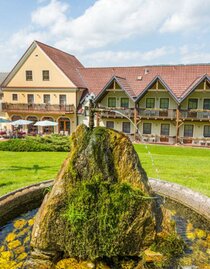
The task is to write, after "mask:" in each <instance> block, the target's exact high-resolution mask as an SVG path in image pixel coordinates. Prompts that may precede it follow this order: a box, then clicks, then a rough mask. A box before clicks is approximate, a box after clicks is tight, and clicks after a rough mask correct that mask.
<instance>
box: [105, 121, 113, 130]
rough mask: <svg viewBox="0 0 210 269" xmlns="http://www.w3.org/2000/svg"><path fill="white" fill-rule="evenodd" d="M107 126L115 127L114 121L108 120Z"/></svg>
mask: <svg viewBox="0 0 210 269" xmlns="http://www.w3.org/2000/svg"><path fill="white" fill-rule="evenodd" d="M106 127H107V128H110V129H114V122H113V121H107V122H106Z"/></svg>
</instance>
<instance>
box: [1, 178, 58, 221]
mask: <svg viewBox="0 0 210 269" xmlns="http://www.w3.org/2000/svg"><path fill="white" fill-rule="evenodd" d="M52 184H53V180H48V181H44V182H41V183H37V184H33V185H30V186H27V187H24V188H21V189H18V190H16V191H13V192H10V193H8V194H6V195H4V196H1V197H0V226H3V225H4V224H5V223H6V222H7V221H10V220H11V219H13V218H15V217H17V216H19V215H20V214H22V213H25V212H27V211H29V210H32V209H34V208H38V207H39V206H40V205H41V203H42V200H43V198H44V196H45V194H46V191H47V189H48V188H50V187H51V186H52Z"/></svg>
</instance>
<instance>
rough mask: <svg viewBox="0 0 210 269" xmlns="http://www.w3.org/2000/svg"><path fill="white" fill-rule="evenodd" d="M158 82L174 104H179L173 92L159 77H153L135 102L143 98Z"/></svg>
mask: <svg viewBox="0 0 210 269" xmlns="http://www.w3.org/2000/svg"><path fill="white" fill-rule="evenodd" d="M157 81H159V82H160V83H161V84H162V85H163V86H164V87H165V89H166V90H167V91H168V92H169V94H170V95H171V97H172V98H173V99H174V101H175V102H177V103H178V102H179V101H178V99H177V97H176V96H175V95H174V93H173V91H172V90H171V89H170V88H169V86H168V85H167V84H166V83H165V81H164V80H163V79H162V78H161V77H160V76H156V77H154V79H153V80H152V81H151V82H150V83H149V84H148V85H147V87H146V88H145V89H144V90H143V91H142V92H141V93H140V94H139V96H138V97H137V98H136V101H139V99H140V98H141V97H143V96H144V95H145V94H146V93H147V91H148V90H149V89H150V88H151V87H152V86H153V85H154V84H155V83H156V82H157Z"/></svg>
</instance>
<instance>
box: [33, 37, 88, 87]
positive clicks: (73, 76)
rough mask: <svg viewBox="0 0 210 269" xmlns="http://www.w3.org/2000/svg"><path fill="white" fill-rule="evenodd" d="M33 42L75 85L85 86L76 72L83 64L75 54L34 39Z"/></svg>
mask: <svg viewBox="0 0 210 269" xmlns="http://www.w3.org/2000/svg"><path fill="white" fill-rule="evenodd" d="M35 43H36V44H37V45H38V46H39V47H40V48H41V49H42V50H43V51H44V52H45V54H47V56H48V57H49V58H50V59H51V60H52V61H53V62H54V63H55V64H56V65H57V66H58V67H59V68H60V70H61V71H63V73H64V74H65V75H66V76H67V77H68V78H69V79H70V80H71V81H72V82H73V83H74V85H75V86H76V87H78V88H85V83H84V81H83V79H82V77H81V76H80V73H79V72H78V68H83V67H84V66H83V65H82V64H81V63H80V62H79V60H78V59H77V58H76V57H75V56H73V55H71V54H68V53H66V52H64V51H61V50H59V49H56V48H53V47H51V46H48V45H46V44H43V43H41V42H39V41H35Z"/></svg>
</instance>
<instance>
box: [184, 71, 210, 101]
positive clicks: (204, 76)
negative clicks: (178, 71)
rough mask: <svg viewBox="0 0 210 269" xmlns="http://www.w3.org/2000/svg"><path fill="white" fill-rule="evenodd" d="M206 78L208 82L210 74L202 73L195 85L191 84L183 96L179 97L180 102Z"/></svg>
mask: <svg viewBox="0 0 210 269" xmlns="http://www.w3.org/2000/svg"><path fill="white" fill-rule="evenodd" d="M205 79H207V80H208V81H209V83H210V76H208V75H207V74H205V75H203V76H202V77H201V78H200V79H199V80H198V81H197V82H196V83H195V85H193V87H192V88H191V89H190V90H189V91H187V92H186V93H185V94H184V95H183V96H181V97H180V103H182V102H183V101H184V100H185V99H186V98H187V97H188V96H189V95H190V94H191V93H192V92H193V91H194V90H195V89H196V88H197V87H198V85H199V84H200V83H201V82H202V81H203V80H205Z"/></svg>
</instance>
